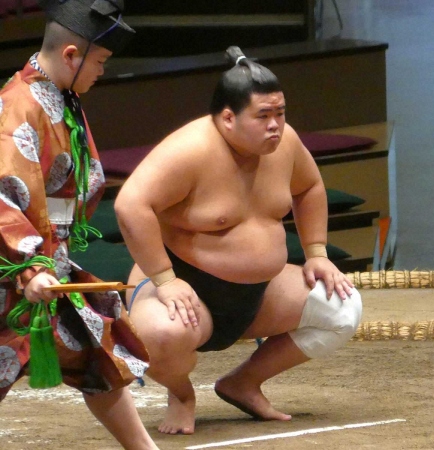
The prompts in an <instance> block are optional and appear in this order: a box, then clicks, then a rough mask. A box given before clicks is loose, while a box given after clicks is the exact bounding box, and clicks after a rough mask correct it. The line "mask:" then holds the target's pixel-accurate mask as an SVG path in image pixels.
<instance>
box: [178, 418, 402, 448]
mask: <svg viewBox="0 0 434 450" xmlns="http://www.w3.org/2000/svg"><path fill="white" fill-rule="evenodd" d="M397 422H406V420H405V419H393V420H382V421H380V422H365V423H350V424H348V425H342V426H333V427H325V428H311V429H309V430H300V431H291V432H288V433H279V434H269V435H266V436H256V437H251V438H244V439H235V440H233V441H222V442H213V443H211V444H202V445H192V446H190V447H185V448H186V450H197V449H201V448H211V447H224V446H226V445H234V444H244V443H248V442H254V441H267V440H269V439H281V438H288V437H297V436H303V435H305V434H316V433H324V432H326V431H338V430H348V429H351V428H363V427H374V426H377V425H387V424H389V423H397Z"/></svg>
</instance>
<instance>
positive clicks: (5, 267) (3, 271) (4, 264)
mask: <svg viewBox="0 0 434 450" xmlns="http://www.w3.org/2000/svg"><path fill="white" fill-rule="evenodd" d="M0 261H1V263H0V280H2V279H3V278H9V279H11V280H12V279H14V278H16V276H17V275H18V274H19V273H20V272H22V271H23V270H26V269H28V268H29V267H32V266H43V267H46V268H47V269H54V268H55V267H56V262H55V261H54V259H52V258H48V256H44V255H36V256H33V257H32V258H30V259H28V260H27V261H24V262H23V263H21V264H14V263H12V262H10V261H8V260H7V259H6V258H3V256H0Z"/></svg>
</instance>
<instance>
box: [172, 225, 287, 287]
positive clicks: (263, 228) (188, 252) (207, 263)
mask: <svg viewBox="0 0 434 450" xmlns="http://www.w3.org/2000/svg"><path fill="white" fill-rule="evenodd" d="M163 228H164V229H163V239H164V242H165V244H166V245H167V246H168V247H169V248H170V249H171V250H172V251H173V252H174V253H175V254H176V255H177V256H178V257H179V258H181V259H183V260H184V261H185V262H187V263H189V264H191V265H193V266H195V267H198V268H199V269H201V270H204V271H205V272H208V273H210V274H212V275H214V276H216V277H219V278H221V279H223V280H227V281H231V282H236V283H260V282H263V281H268V280H270V279H272V278H273V277H275V276H276V275H277V274H279V273H280V272H281V271H282V269H283V268H284V266H285V264H286V261H287V256H288V255H287V248H286V234H285V230H284V228H283V225H282V223H281V222H278V221H267V222H265V223H264V222H261V221H257V220H250V221H248V222H243V223H242V224H239V225H236V226H235V227H233V228H230V229H226V230H222V231H215V232H206V233H204V232H194V233H193V232H191V231H185V230H180V229H179V228H171V227H163Z"/></svg>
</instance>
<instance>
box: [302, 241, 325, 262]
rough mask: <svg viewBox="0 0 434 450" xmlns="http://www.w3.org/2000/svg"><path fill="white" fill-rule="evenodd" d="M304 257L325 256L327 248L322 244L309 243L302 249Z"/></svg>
mask: <svg viewBox="0 0 434 450" xmlns="http://www.w3.org/2000/svg"><path fill="white" fill-rule="evenodd" d="M304 256H305V257H306V259H310V258H316V257H322V258H327V250H326V246H325V245H324V244H309V245H308V246H307V247H306V248H305V249H304Z"/></svg>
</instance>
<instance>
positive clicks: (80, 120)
mask: <svg viewBox="0 0 434 450" xmlns="http://www.w3.org/2000/svg"><path fill="white" fill-rule="evenodd" d="M122 3H123V2H122V0H118V1H115V0H110V1H108V0H96V1H95V0H66V1H65V0H63V1H59V0H45V1H43V2H41V6H42V7H43V8H44V9H45V10H46V13H47V16H48V22H47V27H46V31H45V35H44V41H43V44H42V48H41V51H40V52H39V53H37V54H35V55H34V56H32V57H31V58H30V60H29V62H28V63H27V65H26V66H25V67H24V69H23V70H22V71H20V72H17V73H16V74H15V75H14V76H13V77H12V78H11V79H10V80H9V81H8V82H7V83H6V85H5V86H4V87H3V89H2V90H1V91H0V258H1V259H0V400H2V399H4V397H5V396H6V394H7V392H8V391H9V389H10V388H11V387H12V385H13V384H14V383H15V381H17V380H18V379H19V378H21V377H22V376H23V375H26V374H27V373H28V370H27V369H28V365H29V354H30V344H29V336H28V335H25V336H21V335H19V334H17V333H16V331H15V330H14V329H12V328H10V327H9V326H8V323H7V321H6V318H7V316H8V314H9V313H10V312H11V311H12V310H13V309H14V308H15V307H16V305H17V303H18V302H19V301H20V300H21V299H22V298H23V297H25V298H26V299H27V300H28V301H30V302H31V303H36V302H40V301H41V300H43V301H45V302H47V303H48V302H50V301H52V300H53V299H55V297H57V296H58V297H59V298H58V300H57V303H56V305H57V307H56V314H55V315H54V316H53V318H52V325H53V329H54V337H55V343H56V347H57V353H58V355H59V360H60V367H61V371H62V378H63V381H64V382H65V383H66V384H68V385H69V386H72V387H74V388H77V389H79V390H80V391H82V392H83V395H84V399H85V401H86V404H87V405H88V407H89V409H90V410H91V412H92V413H93V414H94V415H95V417H96V418H97V419H98V420H99V421H100V422H101V423H102V424H103V425H104V426H105V427H106V428H107V429H108V430H109V431H110V432H111V433H112V435H113V436H114V437H115V438H116V439H117V440H118V441H119V442H120V444H121V445H122V446H123V447H124V448H126V449H134V450H138V449H147V450H150V449H154V450H155V449H157V446H156V445H155V443H154V442H153V440H152V439H151V437H150V436H149V434H148V433H147V431H146V429H145V427H144V426H143V424H142V422H141V420H140V417H139V415H138V412H137V410H136V408H135V406H134V402H133V399H132V397H131V394H130V392H129V389H128V384H129V383H131V382H132V381H133V380H134V379H136V378H137V377H141V376H143V373H144V371H145V370H146V369H147V367H148V365H147V363H146V362H145V361H147V360H148V355H147V353H146V349H145V348H144V346H143V344H142V343H141V341H140V340H139V338H138V337H137V334H136V332H135V330H134V329H133V328H132V326H131V324H130V322H129V319H128V316H127V314H126V311H125V309H124V307H123V304H122V301H121V299H120V297H119V294H118V293H117V292H116V291H110V292H103V293H92V294H86V295H84V294H74V296H73V295H72V294H65V293H63V294H62V293H60V294H59V293H57V294H56V293H55V292H53V291H48V290H45V288H46V287H48V286H51V285H59V284H60V283H59V280H61V279H63V280H65V281H70V282H96V281H100V280H98V279H97V278H96V277H94V276H92V275H91V274H89V273H87V272H85V271H83V270H82V269H81V268H80V267H78V266H77V265H76V264H74V263H73V262H72V261H71V260H70V259H69V256H68V249H69V248H70V247H71V246H73V247H75V248H77V249H78V250H85V248H86V246H87V241H86V237H87V236H88V233H89V232H91V228H90V227H89V226H88V225H87V219H88V218H89V217H90V215H91V213H92V212H93V211H94V210H95V208H96V206H97V203H98V200H99V199H100V198H101V196H102V193H103V187H104V176H103V171H102V167H101V164H100V162H99V159H98V154H97V152H96V149H95V145H94V142H93V140H92V136H91V134H90V131H89V129H88V126H87V123H86V119H85V117H84V115H83V113H82V111H81V107H80V102H79V98H78V95H77V94H81V93H85V92H86V91H87V90H88V89H89V88H90V87H91V86H92V85H93V84H94V82H95V81H96V80H97V78H98V77H99V76H101V75H102V74H103V72H104V68H103V65H104V62H105V61H106V60H107V59H108V58H109V57H110V56H111V54H112V53H113V52H114V51H116V50H118V48H119V46H120V45H121V44H124V43H125V40H126V39H127V38H129V37H130V35H131V34H133V33H134V31H133V30H132V29H131V28H130V27H129V26H128V25H127V24H126V23H125V22H124V21H123V20H122V16H121V11H122V6H123V5H122ZM63 280H62V281H63ZM77 295H78V297H77ZM22 320H24V321H25V320H26V318H25V317H24V316H22ZM27 320H28V318H27Z"/></svg>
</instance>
